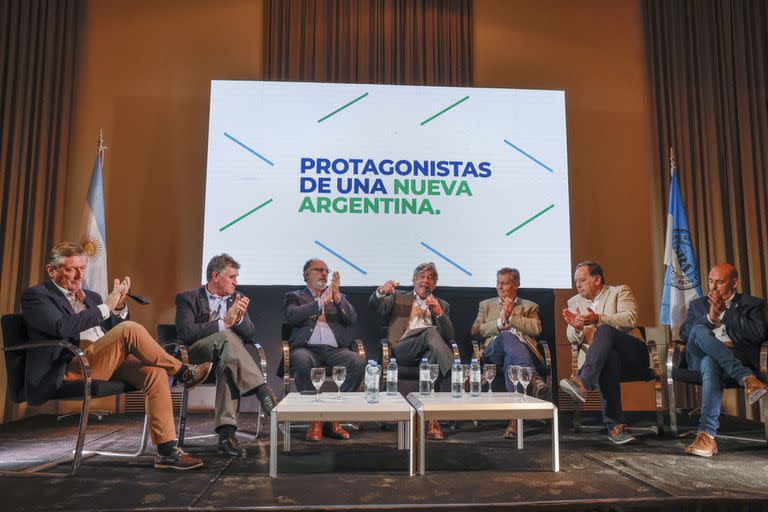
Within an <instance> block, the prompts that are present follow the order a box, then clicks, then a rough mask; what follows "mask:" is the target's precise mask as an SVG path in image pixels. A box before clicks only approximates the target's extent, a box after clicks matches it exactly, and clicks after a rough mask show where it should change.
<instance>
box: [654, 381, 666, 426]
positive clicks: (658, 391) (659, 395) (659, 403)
mask: <svg viewBox="0 0 768 512" xmlns="http://www.w3.org/2000/svg"><path fill="white" fill-rule="evenodd" d="M653 390H654V395H655V397H656V437H657V438H659V439H661V438H662V437H663V436H664V396H663V390H662V386H661V382H660V381H659V380H654V381H653Z"/></svg>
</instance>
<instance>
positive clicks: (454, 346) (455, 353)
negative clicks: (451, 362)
mask: <svg viewBox="0 0 768 512" xmlns="http://www.w3.org/2000/svg"><path fill="white" fill-rule="evenodd" d="M451 351H452V352H453V358H454V359H458V360H461V354H460V353H459V345H458V343H456V342H455V341H453V340H451Z"/></svg>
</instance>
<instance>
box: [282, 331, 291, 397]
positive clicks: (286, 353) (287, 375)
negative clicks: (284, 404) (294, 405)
mask: <svg viewBox="0 0 768 512" xmlns="http://www.w3.org/2000/svg"><path fill="white" fill-rule="evenodd" d="M280 346H281V348H282V350H283V388H284V390H285V394H286V395H287V394H288V393H290V392H291V367H290V361H291V348H290V346H289V345H288V342H287V341H285V340H283V341H281V342H280Z"/></svg>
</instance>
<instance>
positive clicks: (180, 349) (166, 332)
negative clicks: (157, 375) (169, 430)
mask: <svg viewBox="0 0 768 512" xmlns="http://www.w3.org/2000/svg"><path fill="white" fill-rule="evenodd" d="M178 338H179V336H178V333H177V332H176V325H174V324H158V325H157V342H158V343H160V344H161V345H163V346H164V347H165V348H166V350H168V351H169V352H170V353H172V354H174V355H175V356H176V357H178V358H179V359H181V361H182V362H183V363H184V364H189V355H188V350H187V346H186V345H184V343H183V342H182V341H180V340H179V339H178ZM254 346H255V347H256V352H257V353H258V354H259V361H258V364H259V366H260V368H261V373H262V374H263V375H264V378H266V377H267V358H266V356H265V355H264V349H263V348H262V347H261V344H259V343H254ZM215 365H216V362H215V361H214V368H213V369H212V370H211V373H210V375H208V378H207V379H206V381H205V382H204V383H203V384H202V385H207V386H215V385H216V367H215ZM182 388H183V389H182V392H181V408H180V410H179V433H178V438H179V446H184V441H185V440H189V439H203V438H208V437H214V436H216V435H217V434H202V435H197V436H192V437H186V431H187V408H188V404H189V390H188V389H187V388H184V387H182ZM263 416H264V413H263V412H262V410H261V403H259V413H258V416H257V418H258V419H257V422H256V434H249V433H247V432H243V431H242V430H240V429H238V430H237V431H236V432H235V435H237V436H240V437H242V438H244V439H246V440H249V441H252V440H254V439H257V438H258V437H259V433H260V432H261V420H262V417H263Z"/></svg>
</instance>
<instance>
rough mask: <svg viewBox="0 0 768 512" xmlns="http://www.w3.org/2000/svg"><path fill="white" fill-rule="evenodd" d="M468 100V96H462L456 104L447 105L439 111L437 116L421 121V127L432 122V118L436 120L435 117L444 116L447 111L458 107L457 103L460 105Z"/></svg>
mask: <svg viewBox="0 0 768 512" xmlns="http://www.w3.org/2000/svg"><path fill="white" fill-rule="evenodd" d="M468 99H469V96H464V97H463V98H461V99H460V100H459V101H457V102H456V103H454V104H453V105H449V106H447V107H445V108H444V109H443V110H441V111H440V112H438V113H437V114H435V115H433V116H432V117H429V118H427V119H425V120H424V121H422V122H421V126H424V125H425V124H427V123H428V122H430V121H431V120H433V119H434V118H436V117H438V116H441V115H443V114H445V113H446V112H448V111H449V110H451V109H452V108H453V107H455V106H456V105H458V104H459V103H462V102H464V101H467V100H468Z"/></svg>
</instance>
